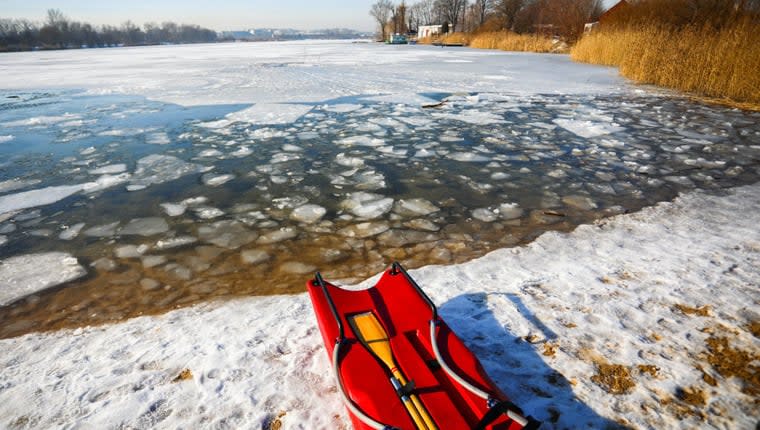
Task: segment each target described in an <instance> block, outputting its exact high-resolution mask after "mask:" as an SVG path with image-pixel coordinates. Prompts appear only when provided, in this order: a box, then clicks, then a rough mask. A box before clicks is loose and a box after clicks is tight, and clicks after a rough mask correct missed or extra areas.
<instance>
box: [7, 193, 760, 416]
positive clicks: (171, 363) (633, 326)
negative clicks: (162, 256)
mask: <svg viewBox="0 0 760 430" xmlns="http://www.w3.org/2000/svg"><path fill="white" fill-rule="evenodd" d="M758 223H760V185H754V186H749V187H743V188H739V189H736V190H734V191H731V192H730V194H728V195H726V196H712V195H707V194H703V193H693V194H689V195H686V196H683V197H680V198H678V199H676V201H675V202H673V203H663V204H659V205H657V206H655V207H652V208H647V209H644V210H642V211H641V212H639V213H636V214H633V215H622V216H618V217H615V218H610V219H606V220H602V221H600V222H598V223H596V224H593V225H586V226H581V227H579V228H578V229H576V230H575V231H574V232H572V233H570V234H559V233H549V234H545V235H543V236H541V237H540V238H539V239H537V240H536V241H534V242H533V243H531V244H529V245H527V246H524V247H520V248H513V249H502V250H498V251H495V252H492V253H490V254H488V255H486V256H485V257H482V258H480V259H477V260H474V261H471V262H468V263H465V264H460V265H454V266H438V267H434V266H428V267H425V268H422V269H419V270H415V271H412V275H413V276H414V277H415V278H416V279H417V281H418V282H419V283H420V284H421V285H422V286H423V288H424V289H425V290H426V291H427V292H428V293H429V294H430V296H431V297H432V299H433V300H434V301H435V302H436V303H438V304H439V309H440V312H441V314H442V315H443V317H444V318H446V320H447V321H448V322H449V324H450V325H451V326H452V327H453V328H454V330H455V331H456V332H457V333H458V334H459V335H460V337H462V338H463V339H464V340H465V342H467V343H468V344H469V346H470V347H471V348H472V349H473V351H474V352H475V353H476V354H477V355H478V356H479V357H480V359H481V360H482V362H483V364H484V365H485V367H486V369H487V370H488V372H489V374H490V375H491V376H492V377H493V378H494V379H495V381H496V382H497V384H498V385H499V386H500V387H501V388H502V389H503V390H504V391H505V392H506V393H507V394H508V395H510V396H511V397H512V398H513V400H514V401H515V402H516V403H518V404H519V405H521V406H522V407H523V408H524V409H525V410H526V412H527V413H529V414H531V415H533V416H535V417H537V418H539V419H541V420H544V421H545V423H544V427H543V428H544V429H553V428H556V429H559V428H608V427H613V426H614V425H616V424H617V423H618V422H620V423H624V424H626V425H629V426H631V427H634V428H696V427H699V428H706V427H717V428H726V427H730V428H754V426H755V424H756V422H757V409H756V408H755V407H754V406H753V405H754V403H753V402H754V399H753V397H752V396H750V395H749V394H744V393H742V392H741V382H740V381H739V380H737V379H736V378H729V377H727V376H721V375H720V374H718V373H717V372H716V370H715V369H714V368H713V367H712V366H711V365H710V364H709V363H707V362H705V354H706V351H707V348H706V344H705V342H706V340H707V339H709V338H711V336H725V337H727V338H728V339H730V342H731V346H732V347H734V348H738V349H742V350H749V351H757V350H758V347H760V340H758V339H757V338H755V337H753V336H752V335H750V334H749V333H748V332H747V329H746V327H745V325H746V324H747V323H748V322H749V321H753V320H754V321H757V320H758V310H757V306H756V303H758V300H760V293H759V292H758V289H757V285H758V283H760V270H759V269H758V267H760V231H759V230H758V229H757V225H758ZM323 269H324V268H323ZM369 282H371V280H368V281H367V282H365V283H363V285H365V286H367V285H369ZM704 306H707V307H704ZM691 308H695V309H702V310H703V312H697V313H696V314H694V313H692V312H691V311H690V309H691ZM700 313H702V314H704V316H700ZM41 350H44V351H45V353H44V354H41V353H40V351H41ZM0 351H3V352H2V353H0V362H1V363H2V366H3V373H2V379H0V381H1V382H0V387H2V389H1V390H0V416H2V417H3V422H2V425H11V424H12V423H17V422H33V423H35V425H36V426H39V427H44V428H55V427H62V426H75V427H76V426H79V425H85V426H86V427H94V428H101V427H111V426H115V427H118V426H123V427H141V428H145V427H154V426H159V427H172V428H173V427H186V428H198V427H203V428H212V427H230V426H231V427H237V428H262V427H264V428H267V426H268V425H269V424H272V423H274V422H276V421H279V422H280V423H281V424H282V428H285V429H288V428H345V427H348V426H349V423H348V420H347V417H346V413H345V411H344V408H343V406H342V405H341V402H340V400H339V396H338V394H337V393H336V391H335V386H334V380H333V376H332V374H331V372H330V366H329V364H328V358H327V355H326V353H325V350H324V348H323V346H322V344H321V339H320V336H319V333H318V329H317V327H316V321H315V319H314V317H313V315H312V311H311V307H310V305H309V299H308V297H307V296H306V295H305V294H300V295H296V296H274V297H252V298H246V299H241V300H236V301H230V302H225V303H206V304H202V305H199V306H196V307H193V308H189V309H181V310H177V311H174V312H171V313H168V314H166V315H162V316H158V317H142V318H136V319H133V320H129V321H126V322H124V323H121V324H116V325H111V326H105V327H95V328H84V329H77V330H65V331H60V332H55V333H46V334H29V335H26V336H22V337H19V338H14V339H4V340H0ZM605 365H607V366H615V365H619V366H620V367H612V368H613V369H618V370H620V371H621V373H625V372H628V373H629V380H630V381H629V382H630V384H628V383H626V384H622V385H623V387H625V390H623V392H624V393H623V394H613V393H611V391H615V390H614V389H613V388H611V386H608V385H605V383H604V381H605V379H604V377H603V376H604V375H603V372H604V370H603V369H609V367H604V366H605ZM639 366H641V367H639ZM647 366H652V367H647ZM184 369H187V370H189V372H183V370H184ZM699 369H702V370H699ZM623 370H624V371H625V372H623ZM703 372H704V375H707V376H704V375H703ZM180 376H182V377H180ZM183 378H184V379H183ZM710 378H714V383H715V385H714V386H711V385H708V383H707V382H706V381H710V380H711V379H710ZM595 380H596V381H597V382H594V381H595ZM623 382H626V380H625V379H623ZM683 393H701V394H700V395H699V396H696V397H695V396H691V397H689V396H685V395H683ZM679 396H680V398H681V399H687V400H688V399H692V400H694V399H695V398H696V399H697V400H699V399H702V401H704V403H705V405H704V406H700V405H697V406H692V405H690V404H689V403H687V402H686V401H684V400H679ZM697 403H699V402H697ZM699 413H704V417H703V418H704V421H702V418H701V417H700V416H699Z"/></svg>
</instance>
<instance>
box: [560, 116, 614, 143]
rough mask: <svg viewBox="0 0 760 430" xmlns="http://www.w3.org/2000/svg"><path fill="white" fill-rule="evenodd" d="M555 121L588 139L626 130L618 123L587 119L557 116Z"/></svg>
mask: <svg viewBox="0 0 760 430" xmlns="http://www.w3.org/2000/svg"><path fill="white" fill-rule="evenodd" d="M554 123H555V124H557V125H558V126H560V127H562V128H564V129H565V130H567V131H569V132H571V133H573V134H576V135H578V136H580V137H585V138H587V139H588V138H592V137H598V136H604V135H606V134H612V133H617V132H618V131H623V130H625V128H624V127H620V126H618V125H613V124H608V123H601V122H593V121H587V120H576V119H566V118H557V119H555V120H554Z"/></svg>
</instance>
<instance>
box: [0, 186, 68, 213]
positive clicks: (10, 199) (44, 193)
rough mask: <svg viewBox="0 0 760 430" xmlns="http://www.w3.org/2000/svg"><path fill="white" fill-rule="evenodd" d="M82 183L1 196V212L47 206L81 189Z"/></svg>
mask: <svg viewBox="0 0 760 430" xmlns="http://www.w3.org/2000/svg"><path fill="white" fill-rule="evenodd" d="M82 188H83V186H82V185H58V186H53V187H45V188H41V189H38V190H31V191H23V192H20V193H17V194H6V195H4V196H0V214H2V213H6V212H13V211H18V210H22V209H28V208H34V207H38V206H46V205H49V204H53V203H55V202H58V201H61V200H63V199H65V198H66V197H69V196H71V195H74V194H76V193H77V192H79V191H81V190H82Z"/></svg>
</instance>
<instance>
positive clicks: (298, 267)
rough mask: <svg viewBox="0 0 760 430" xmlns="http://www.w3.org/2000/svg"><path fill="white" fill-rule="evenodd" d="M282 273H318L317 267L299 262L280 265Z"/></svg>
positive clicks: (287, 262)
mask: <svg viewBox="0 0 760 430" xmlns="http://www.w3.org/2000/svg"><path fill="white" fill-rule="evenodd" d="M280 271H282V272H286V273H295V274H297V275H305V274H307V273H314V272H316V271H317V267H316V266H313V265H311V264H306V263H301V262H298V261H286V262H285V263H282V264H281V265H280Z"/></svg>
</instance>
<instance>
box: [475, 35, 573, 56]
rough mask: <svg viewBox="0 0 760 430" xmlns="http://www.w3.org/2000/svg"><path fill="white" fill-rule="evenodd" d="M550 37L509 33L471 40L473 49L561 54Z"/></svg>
mask: <svg viewBox="0 0 760 430" xmlns="http://www.w3.org/2000/svg"><path fill="white" fill-rule="evenodd" d="M556 45H557V44H556V43H555V42H554V41H553V40H552V39H551V38H548V37H545V36H540V35H536V34H517V33H512V32H508V31H492V32H485V33H478V34H475V35H473V36H471V38H470V47H471V48H481V49H499V50H502V51H527V52H560V51H561V50H558V49H557V46H556Z"/></svg>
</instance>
